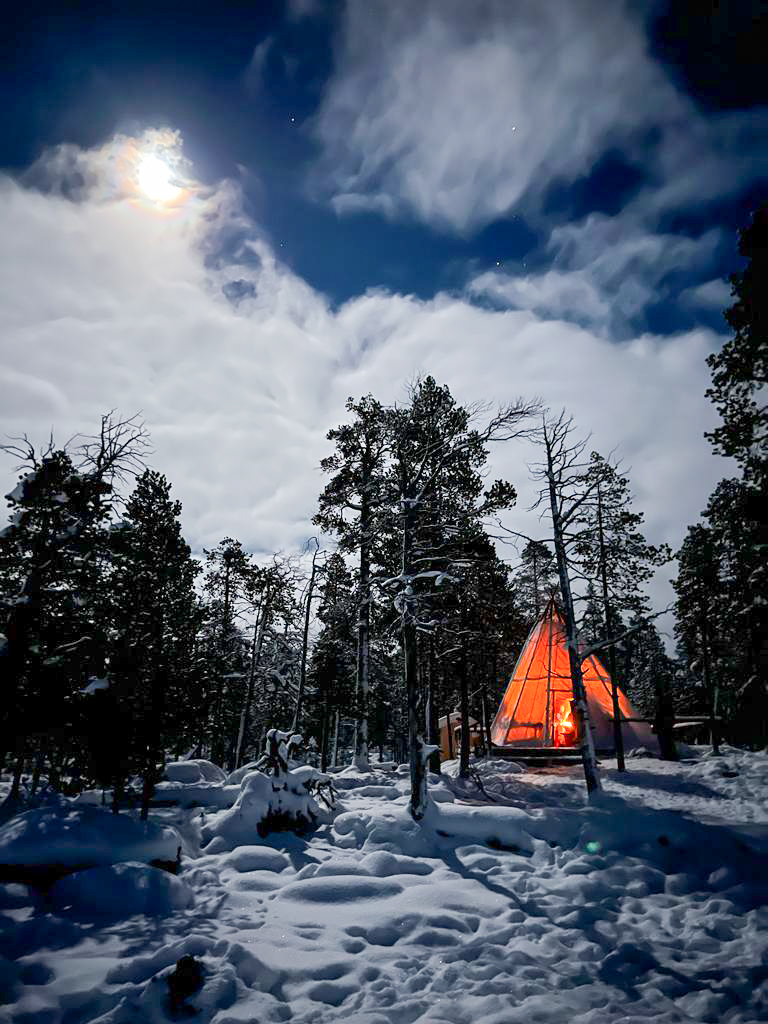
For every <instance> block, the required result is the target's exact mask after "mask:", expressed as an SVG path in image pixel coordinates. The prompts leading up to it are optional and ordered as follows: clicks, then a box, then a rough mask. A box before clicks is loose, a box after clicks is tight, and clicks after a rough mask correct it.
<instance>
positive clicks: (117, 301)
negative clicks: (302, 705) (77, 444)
mask: <svg viewBox="0 0 768 1024" xmlns="http://www.w3.org/2000/svg"><path fill="white" fill-rule="evenodd" d="M758 8H759V5H758V4H757V3H750V2H743V3H739V4H722V5H714V4H713V5H709V4H701V3H690V4H685V3H675V4H672V3H661V2H650V0H649V2H641V0H624V2H616V3H613V4H610V5H606V4H605V3H603V2H602V0H600V2H598V0H571V2H568V3H561V2H559V0H517V2H515V3H513V2H511V0H471V2H467V0H423V2H420V3H418V4H415V3H413V2H412V0H346V2H344V0H330V2H323V0H291V2H287V0H286V2H277V0H274V2H261V3H250V4H245V3H243V4H231V3H221V4H218V5H211V4H209V3H208V4H201V3H185V4H183V5H181V4H174V3H170V4H165V5H156V4H155V5H151V6H150V5H143V4H132V5H124V4H120V5H118V4H109V3H98V4H97V3H91V4H77V3H67V4H66V5H63V4H57V5H52V6H51V8H50V9H46V8H45V7H44V6H42V5H36V4H33V5H31V6H29V7H26V8H25V11H24V13H23V14H19V15H18V16H17V19H16V21H15V23H14V30H13V31H9V32H6V34H5V38H4V41H3V44H2V45H3V48H4V53H3V69H4V70H3V78H4V82H3V88H4V97H5V100H6V102H4V104H3V105H2V109H0V169H2V172H3V181H2V188H0V222H2V224H3V226H4V231H3V233H2V235H3V241H2V243H0V244H2V246H3V249H4V252H3V254H2V259H1V260H0V275H1V277H0V294H2V297H3V309H4V312H3V314H2V318H3V319H2V322H0V348H2V353H3V356H4V358H3V367H4V370H3V371H2V374H3V375H2V376H0V398H2V399H3V401H1V402H0V409H2V412H1V413H0V419H2V422H1V423H0V429H2V431H3V433H19V432H20V431H26V432H28V433H29V434H30V435H31V436H32V437H41V436H43V435H45V434H46V433H47V431H48V429H49V428H50V427H51V426H55V427H56V429H57V431H59V432H60V434H61V435H62V436H63V435H64V434H69V433H71V432H73V431H74V430H88V429H90V428H92V426H93V424H94V422H95V420H96V418H97V416H98V413H99V412H100V411H102V410H104V409H106V408H111V407H117V408H121V409H124V410H125V411H126V412H133V411H135V410H137V409H141V410H143V412H144V415H145V416H146V418H147V421H148V425H149V427H150V428H151V430H152V432H153V437H154V441H155V447H156V456H155V463H156V465H157V467H158V468H160V469H162V470H164V471H165V472H166V473H167V474H168V475H169V477H170V478H171V480H172V481H173V482H174V484H175V486H176V490H177V492H178V496H179V497H180V498H181V499H182V500H183V502H184V505H185V528H186V530H187V533H188V535H189V538H190V540H191V542H192V543H193V544H195V545H199V544H203V543H205V544H208V543H215V541H216V540H217V539H218V538H219V537H220V536H222V535H224V534H234V535H238V536H240V537H241V538H242V539H243V541H244V542H245V543H247V544H250V545H251V546H253V547H254V548H257V549H260V550H271V549H273V548H275V547H280V546H282V547H291V546H292V545H294V544H299V543H301V541H302V539H303V538H305V537H306V536H307V535H308V532H309V529H310V528H309V526H308V521H309V518H310V517H311V515H312V512H313V503H314V498H315V496H316V494H317V492H318V490H319V489H320V487H321V485H322V480H321V479H320V475H319V471H318V470H317V464H318V461H319V459H320V458H321V457H322V456H323V455H324V454H325V441H324V434H325V431H326V430H327V429H328V428H329V427H330V426H332V425H334V424H335V423H337V422H339V421H340V420H341V419H342V418H343V402H344V399H345V398H346V396H347V395H348V394H352V395H360V394H362V393H364V392H366V391H369V390H373V391H375V392H376V393H377V394H379V395H380V396H381V397H382V399H384V400H390V399H392V398H395V397H397V396H398V395H400V394H401V393H402V385H403V383H404V381H406V380H408V379H410V378H412V377H413V375H414V374H415V373H418V372H432V373H434V374H435V375H436V376H437V377H438V378H439V379H440V380H442V381H445V382H446V383H448V384H449V385H450V386H451V387H452V388H453V390H454V391H455V393H457V395H458V396H459V397H460V398H461V399H463V400H467V401H469V400H473V399H487V400H489V401H491V402H493V401H504V400H507V399H509V398H510V397H511V396H514V395H517V394H524V395H528V396H531V395H538V396H540V397H542V398H543V399H544V400H545V401H546V402H548V403H551V405H552V406H553V407H554V408H559V407H560V406H566V407H567V408H568V409H569V410H570V411H572V412H573V414H574V416H575V417H576V420H577V423H578V424H579V428H580V429H581V430H582V431H583V433H587V432H592V434H593V436H594V440H595V446H596V447H598V448H600V449H602V450H604V451H608V450H610V449H613V448H614V447H616V446H618V448H619V451H620V452H621V454H622V455H623V456H624V458H625V460H626V463H627V465H628V466H629V467H630V475H631V479H632V481H633V484H634V486H635V491H636V492H637V494H638V498H639V500H640V503H641V505H642V507H643V508H644V509H645V510H646V512H647V514H648V522H649V532H650V533H651V534H652V537H653V539H654V540H667V541H668V542H669V543H672V544H673V545H678V544H679V542H680V540H681V539H682V535H683V532H684V529H685V526H686V524H687V523H688V522H690V521H692V520H693V519H694V518H695V517H696V516H697V515H698V513H699V511H700V509H701V507H702V506H703V503H704V501H705V499H706V496H707V494H708V492H709V490H710V489H711V486H712V485H713V483H714V482H715V481H716V480H717V479H719V477H721V476H723V475H724V474H725V473H726V472H727V471H728V467H727V465H726V464H725V463H724V462H723V460H717V459H715V458H714V457H713V456H712V455H711V454H710V452H709V450H708V446H707V444H706V442H705V441H704V440H703V437H702V433H703V431H704V430H705V429H707V428H708V427H710V426H711V424H712V417H713V414H712V410H711V409H710V407H709V403H708V402H707V401H706V399H705V398H704V390H705V388H706V386H707V371H706V366H705V365H704V359H705V357H706V354H707V352H709V351H712V350H713V349H714V348H717V347H718V346H719V345H720V344H721V343H722V340H723V336H724V329H725V328H724V324H723V320H722V309H723V307H724V305H727V303H728V293H729V289H728V285H727V283H726V281H725V278H726V277H727V275H728V274H729V273H730V272H732V271H733V270H734V269H736V267H737V265H738V264H737V257H736V236H735V232H736V229H737V227H738V226H739V225H741V224H743V223H745V221H746V219H747V216H748V213H749V211H750V210H751V209H752V208H754V206H755V204H756V201H757V198H758V197H759V196H760V195H761V194H763V193H764V191H765V185H766V181H768V150H767V149H766V146H765V142H764V140H765V138H766V137H768V133H767V132H766V129H767V128H768V113H767V112H766V110H767V108H766V103H767V102H768V83H767V82H766V76H765V75H764V74H761V73H760V62H761V60H762V56H761V54H762V52H763V49H762V44H761V43H760V38H759V34H758V31H757V29H756V26H755V25H754V24H753V20H754V19H756V17H757V13H758ZM158 130H162V131H164V132H165V135H164V136H162V137H163V138H165V139H166V140H168V139H171V140H172V146H171V149H172V150H173V152H174V153H175V154H176V157H177V158H178V162H177V164H176V165H175V166H176V170H177V172H178V174H179V175H182V176H183V179H184V183H185V184H188V185H189V190H188V194H189V196H190V199H189V202H188V203H186V205H183V204H182V205H180V206H179V208H174V209H173V210H160V209H151V208H149V206H148V204H146V203H144V204H142V203H140V202H137V196H136V195H135V194H131V192H130V188H129V187H128V186H127V185H126V182H127V181H128V180H129V178H130V175H128V177H125V175H123V178H120V180H119V181H118V180H117V178H116V174H117V172H116V170H115V168H117V167H123V165H124V163H125V160H126V159H128V158H127V157H126V155H125V154H126V153H130V154H133V156H131V157H130V159H135V158H136V154H137V153H139V154H140V153H141V152H142V151H143V148H144V149H146V146H147V145H148V144H149V143H148V141H147V140H148V139H150V140H151V139H156V138H157V137H158V136H157V134H156V133H157V131H158ZM152 132H155V134H154V135H152ZM147 133H149V135H148V134H147ZM120 173H121V174H123V171H121V172H120ZM118 177H119V175H118ZM131 180H133V179H131ZM179 180H181V178H180V179H179ZM131 187H133V186H131ZM150 205H151V204H150ZM530 457H531V455H530V453H522V452H517V453H514V454H513V453H511V452H501V453H498V455H495V456H494V458H495V460H496V462H495V464H494V475H501V473H504V474H505V475H507V476H509V477H510V478H511V479H512V480H513V482H515V483H516V484H517V485H518V487H519V488H520V490H521V492H522V493H523V495H525V488H526V484H525V478H526V473H527V471H526V468H525V460H526V459H530ZM6 469H7V475H8V478H9V479H10V477H11V467H10V466H9V467H6ZM522 504H523V503H522V502H521V511H520V515H521V516H523V511H522Z"/></svg>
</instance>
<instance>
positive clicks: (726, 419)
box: [707, 203, 768, 496]
mask: <svg viewBox="0 0 768 1024" xmlns="http://www.w3.org/2000/svg"><path fill="white" fill-rule="evenodd" d="M739 251H740V253H741V255H742V256H743V257H744V259H745V260H746V261H747V264H746V267H745V268H744V270H743V271H741V272H740V273H737V274H733V275H732V276H731V285H732V294H733V296H734V297H735V299H736V301H735V302H734V304H733V305H732V306H731V307H730V309H729V310H728V311H727V312H726V314H725V319H726V320H727V321H728V324H729V325H730V326H731V327H732V328H733V331H734V337H733V338H732V339H731V340H730V341H727V342H726V343H725V345H723V347H722V349H721V350H720V351H719V352H716V353H714V354H713V355H711V356H709V358H708V360H707V363H708V365H709V367H710V369H711V371H712V387H711V388H710V389H709V390H708V391H707V397H708V398H711V399H712V401H713V402H714V403H715V405H716V406H717V411H718V412H719V413H720V416H721V417H722V421H723V422H722V424H721V425H720V426H719V427H716V428H715V430H713V431H712V432H711V433H710V434H708V435H707V436H708V437H709V439H710V441H711V442H712V444H713V445H714V447H715V450H716V451H717V452H719V453H720V454H722V455H729V456H732V457H733V458H735V459H736V461H737V462H738V463H739V464H740V466H741V467H742V469H743V471H744V479H745V481H746V482H747V483H748V484H750V485H751V486H753V487H755V488H757V489H758V490H759V491H760V492H762V494H763V496H765V493H766V491H765V488H766V485H767V484H768V481H767V480H766V477H767V475H768V406H766V403H765V387H766V384H768V290H767V289H766V284H768V203H766V204H765V205H763V206H762V207H760V209H759V210H758V211H757V212H756V213H755V215H754V218H753V220H752V223H751V224H750V225H749V226H748V227H747V228H745V229H744V230H743V231H742V232H741V235H740V240H739Z"/></svg>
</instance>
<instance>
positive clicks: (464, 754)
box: [459, 640, 470, 779]
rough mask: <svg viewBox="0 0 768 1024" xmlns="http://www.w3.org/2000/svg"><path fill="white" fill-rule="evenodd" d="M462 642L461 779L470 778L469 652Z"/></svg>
mask: <svg viewBox="0 0 768 1024" xmlns="http://www.w3.org/2000/svg"><path fill="white" fill-rule="evenodd" d="M464 644H465V641H463V640H462V647H461V653H460V654H459V711H460V713H461V745H460V747H459V778H460V779H468V778H469V753H470V750H469V746H470V742H469V680H468V679H467V650H466V647H465V646H464Z"/></svg>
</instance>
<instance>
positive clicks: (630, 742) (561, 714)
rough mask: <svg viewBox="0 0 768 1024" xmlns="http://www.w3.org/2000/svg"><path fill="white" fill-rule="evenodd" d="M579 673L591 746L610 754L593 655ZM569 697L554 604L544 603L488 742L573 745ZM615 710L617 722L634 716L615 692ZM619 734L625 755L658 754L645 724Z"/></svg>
mask: <svg viewBox="0 0 768 1024" xmlns="http://www.w3.org/2000/svg"><path fill="white" fill-rule="evenodd" d="M581 668H582V672H583V674H584V687H585V689H586V693H587V705H588V707H589V718H590V722H591V725H592V735H593V738H594V743H595V747H596V748H597V749H598V750H612V749H613V747H614V742H613V697H612V695H611V677H610V675H609V674H608V672H607V671H606V669H605V668H604V667H603V666H602V665H601V664H600V662H599V661H598V659H597V658H596V657H595V655H590V656H589V657H588V658H586V659H585V660H584V661H583V662H582V665H581ZM572 697H573V690H572V686H571V668H570V663H569V659H568V649H567V647H566V635H565V620H564V619H563V616H562V614H561V613H560V611H559V610H558V608H557V607H556V605H555V602H554V601H550V602H549V603H548V604H547V607H546V608H545V609H544V613H543V615H542V616H541V618H540V619H539V620H538V622H537V623H536V624H535V626H534V627H533V629H532V630H531V632H530V633H529V634H528V639H527V640H526V642H525V646H524V647H523V650H522V653H521V655H520V657H519V658H518V659H517V664H516V665H515V670H514V672H513V673H512V678H511V680H510V681H509V685H508V686H507V689H506V692H505V694H504V697H503V699H502V702H501V705H500V707H499V710H498V711H497V713H496V717H495V718H494V720H493V724H492V725H491V739H492V740H493V743H494V744H495V745H496V746H498V747H506V746H521V747H556V746H558V747H559V746H574V745H575V744H576V743H578V737H577V735H576V730H575V727H574V724H573V719H572V716H571V707H570V701H571V699H572ZM619 710H620V713H621V717H622V718H637V717H638V715H637V712H635V711H634V710H633V708H632V706H631V704H630V703H629V701H628V700H627V698H626V695H625V694H624V693H623V692H622V691H621V689H619ZM621 732H622V736H623V737H624V748H625V750H632V749H634V748H636V747H646V748H647V749H648V750H650V751H652V752H654V753H655V752H658V742H657V740H656V737H655V736H654V734H653V733H652V732H651V729H650V726H648V725H647V724H646V723H644V722H626V723H624V724H622V727H621Z"/></svg>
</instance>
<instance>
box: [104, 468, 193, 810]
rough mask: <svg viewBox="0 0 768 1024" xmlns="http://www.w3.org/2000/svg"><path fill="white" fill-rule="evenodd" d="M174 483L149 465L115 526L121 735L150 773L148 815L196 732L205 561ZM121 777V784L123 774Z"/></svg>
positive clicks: (114, 658) (145, 796) (136, 762)
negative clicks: (171, 761) (187, 536)
mask: <svg viewBox="0 0 768 1024" xmlns="http://www.w3.org/2000/svg"><path fill="white" fill-rule="evenodd" d="M170 491H171V486H170V484H169V483H168V481H167V480H166V478H165V477H164V476H163V475H162V474H160V473H157V472H155V471H153V470H145V472H144V473H143V474H142V475H141V476H140V477H139V478H138V479H137V480H136V486H135V488H134V490H133V493H132V494H131V495H130V497H129V499H128V501H127V503H126V506H125V513H124V518H123V522H122V523H121V525H120V528H119V529H118V530H116V531H113V550H114V553H115V568H114V572H113V575H112V579H111V586H112V594H113V597H112V621H113V628H114V633H115V641H114V648H113V651H112V652H111V655H110V659H109V680H110V685H111V687H114V694H115V696H116V697H117V700H118V707H119V710H120V711H122V712H123V714H122V715H121V720H122V723H123V724H122V729H121V732H122V736H123V737H129V739H130V745H129V748H128V750H127V751H126V753H127V755H128V762H129V765H130V767H134V768H135V769H136V770H138V771H139V772H140V773H141V775H142V777H143V780H144V786H143V793H142V817H143V818H146V816H147V813H148V809H149V802H150V799H151V796H152V793H153V790H154V785H155V783H156V782H157V780H158V779H159V778H160V777H161V774H162V769H163V764H164V760H165V749H166V745H167V744H168V743H169V742H171V743H172V742H173V741H175V740H178V738H179V737H180V736H183V735H184V734H186V735H189V730H190V727H191V725H192V723H191V722H190V721H189V720H188V718H187V708H188V707H189V706H190V699H189V698H190V690H191V689H192V687H193V686H194V677H193V666H194V647H195V640H196V634H197V630H198V627H199V624H200V619H199V611H198V605H197V599H196V595H195V589H194V582H195V577H196V576H197V574H198V572H199V566H198V565H197V563H196V562H195V561H194V560H193V559H192V558H191V553H190V550H189V547H188V546H187V544H186V542H185V541H184V538H183V537H182V535H181V523H180V521H179V518H180V516H181V504H180V502H178V501H174V500H172V499H171V496H170ZM131 761H132V762H133V764H130V762H131ZM126 767H128V765H125V764H124V765H123V770H125V768H126ZM116 781H117V783H118V786H119V784H120V782H121V781H122V780H121V779H119V778H118V779H117V780H116ZM116 788H118V787H116Z"/></svg>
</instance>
